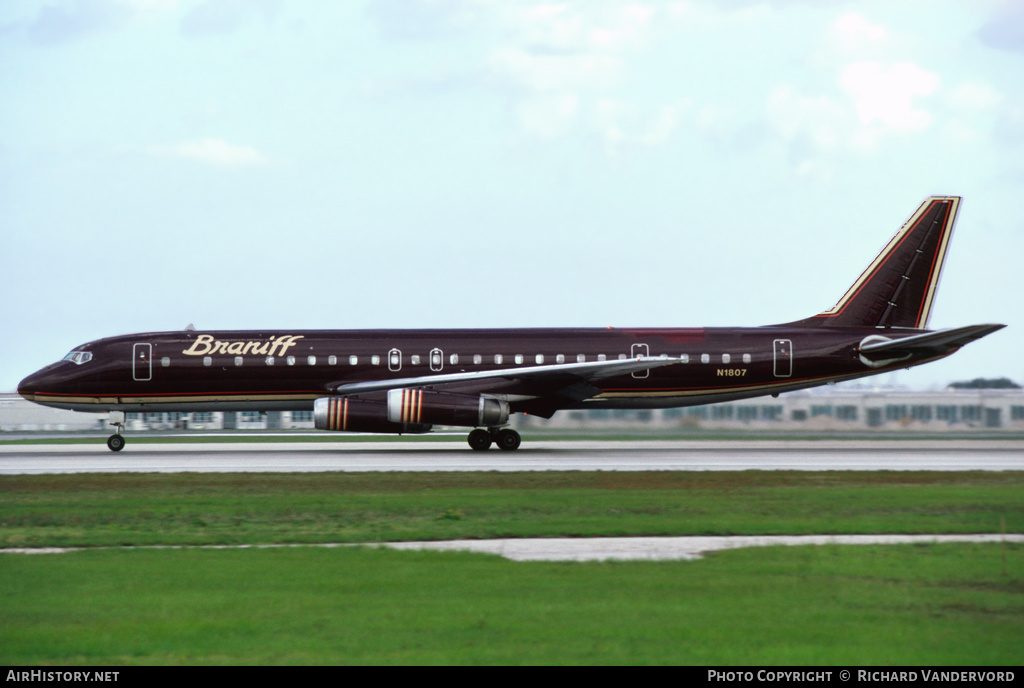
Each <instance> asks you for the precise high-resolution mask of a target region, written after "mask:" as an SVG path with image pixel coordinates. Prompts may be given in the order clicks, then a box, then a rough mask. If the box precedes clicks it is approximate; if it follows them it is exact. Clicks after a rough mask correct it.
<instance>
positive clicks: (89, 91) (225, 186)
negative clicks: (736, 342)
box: [0, 0, 1024, 391]
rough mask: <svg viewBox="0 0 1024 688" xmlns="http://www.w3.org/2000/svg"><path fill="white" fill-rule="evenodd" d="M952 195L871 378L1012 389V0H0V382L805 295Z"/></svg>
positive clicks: (1021, 119)
mask: <svg viewBox="0 0 1024 688" xmlns="http://www.w3.org/2000/svg"><path fill="white" fill-rule="evenodd" d="M947 194H949V195H960V196H963V198H964V201H963V204H962V206H961V211H960V216H959V219H958V221H957V226H956V231H955V233H954V237H953V240H952V245H951V249H950V252H949V255H948V258H947V260H946V265H945V271H944V273H943V277H942V282H941V284H940V286H939V290H938V294H937V297H936V302H935V306H934V308H933V311H932V317H931V322H930V323H929V325H930V326H931V327H932V328H942V327H956V326H961V325H970V324H977V323H1004V324H1006V325H1008V327H1007V328H1006V329H1004V330H1002V331H1000V332H997V333H996V334H993V335H991V336H989V337H987V338H985V339H983V340H981V341H978V342H975V343H973V344H970V345H969V346H967V347H965V348H964V349H963V350H961V351H960V352H958V353H957V354H955V355H954V356H952V357H950V358H948V359H945V360H944V361H941V362H937V363H933V364H929V365H927V366H921V367H918V368H914V369H913V370H910V371H900V372H899V373H896V374H895V375H891V374H890V375H887V376H886V380H885V382H886V383H895V384H899V385H905V386H909V387H911V388H920V389H935V388H941V387H943V386H945V385H946V384H947V383H949V382H952V381H955V380H966V379H973V378H975V377H1003V376H1005V377H1010V378H1012V379H1014V380H1016V381H1017V382H1018V383H1022V382H1024V358H1022V357H1021V356H1019V354H1020V352H1021V349H1022V344H1024V305H1022V301H1024V299H1022V297H1021V295H1022V289H1021V287H1022V283H1024V279H1022V276H1021V271H1020V266H1021V262H1022V257H1024V212H1022V206H1024V3H1021V2H1003V1H1000V0H975V1H972V2H962V1H959V0H957V1H952V0H927V1H925V0H882V1H873V0H866V1H858V2H852V1H851V2H844V1H843V0H836V1H834V2H816V1H811V0H763V1H761V2H758V1H754V0H749V1H747V0H735V1H732V2H730V1H726V0H689V1H683V2H680V1H664V2H659V1H656V0H648V1H644V0H638V1H636V2H611V1H607V0H585V1H573V0H568V1H565V2H550V1H549V2H538V1H533V0H500V1H496V0H495V1H492V0H362V1H356V0H346V2H329V3H325V2H319V1H313V0H308V1H304V0H287V1H285V0H44V1H43V2H40V1H38V0H24V1H22V0H4V2H3V3H0V328H2V336H0V391H3V390H14V389H15V388H16V386H17V383H18V381H19V380H21V379H22V378H23V377H25V376H26V375H28V374H29V373H31V372H33V371H35V370H37V369H38V368H41V367H42V366H44V365H46V364H48V363H50V362H53V361H55V360H58V359H59V358H61V357H62V356H63V355H64V354H65V353H67V352H68V351H69V350H71V349H72V348H73V347H75V346H76V345H79V344H82V343H84V342H87V341H90V340H93V339H97V338H100V337H104V336H113V335H118V334H126V333H131V332H147V331H163V330H178V329H183V328H185V327H186V326H187V325H189V324H190V323H191V324H194V325H195V326H196V327H197V328H199V329H270V328H273V329H299V328H317V329H320V328H323V329H335V328H336V329H359V328H378V327H387V328H414V327H417V328H418V327H513V328H518V327H523V328H525V327H547V326H573V327H576V326H582V327H590V326H593V327H605V326H609V325H610V326H619V327H630V326H636V327H676V326H678V327H699V326H708V327H711V326H756V325H769V324H773V323H782V322H788V321H792V320H796V319H799V318H803V317H807V316H810V315H813V314H816V313H819V312H821V311H823V310H825V309H827V308H829V307H831V306H832V305H833V304H834V303H835V302H836V301H837V300H838V299H839V297H840V296H842V294H843V292H844V291H845V290H846V288H847V287H848V286H849V285H850V284H851V283H852V282H853V281H854V279H856V277H857V276H858V275H859V274H860V272H861V271H862V270H863V269H864V267H865V266H867V264H868V263H869V262H870V261H871V259H872V258H873V257H874V256H875V255H876V254H877V253H878V251H879V250H880V249H881V248H882V246H883V245H884V244H885V243H886V242H887V241H888V239H889V238H890V237H891V236H892V234H893V233H894V232H895V231H896V230H897V229H898V228H899V227H900V226H901V225H902V223H903V222H904V221H905V220H906V219H907V218H908V217H909V216H910V214H911V213H912V212H913V211H914V209H915V208H916V207H917V206H918V205H919V204H920V203H921V201H922V200H924V199H925V198H926V197H927V196H930V195H947Z"/></svg>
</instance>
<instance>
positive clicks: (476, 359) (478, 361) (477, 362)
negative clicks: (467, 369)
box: [473, 354, 484, 365]
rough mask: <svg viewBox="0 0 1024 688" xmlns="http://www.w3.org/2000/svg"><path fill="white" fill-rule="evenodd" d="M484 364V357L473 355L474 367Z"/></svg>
mask: <svg viewBox="0 0 1024 688" xmlns="http://www.w3.org/2000/svg"><path fill="white" fill-rule="evenodd" d="M483 362H484V357H483V356H481V355H480V354H473V364H474V365H480V364H481V363H483Z"/></svg>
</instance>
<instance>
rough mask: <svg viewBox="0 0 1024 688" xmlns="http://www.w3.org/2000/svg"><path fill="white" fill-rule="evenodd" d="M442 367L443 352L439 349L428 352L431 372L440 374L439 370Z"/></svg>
mask: <svg viewBox="0 0 1024 688" xmlns="http://www.w3.org/2000/svg"><path fill="white" fill-rule="evenodd" d="M443 367H444V352H442V351H441V350H440V349H431V350H430V369H431V370H432V371H434V372H435V373H436V372H440V370H441V368H443Z"/></svg>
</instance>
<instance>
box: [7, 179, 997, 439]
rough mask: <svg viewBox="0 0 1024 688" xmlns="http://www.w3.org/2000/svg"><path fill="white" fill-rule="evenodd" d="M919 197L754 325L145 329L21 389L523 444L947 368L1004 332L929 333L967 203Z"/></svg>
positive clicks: (96, 344)
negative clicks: (833, 284) (614, 419)
mask: <svg viewBox="0 0 1024 688" xmlns="http://www.w3.org/2000/svg"><path fill="white" fill-rule="evenodd" d="M960 202H961V199H960V197H958V196H932V197H930V198H927V199H926V200H925V201H924V202H923V203H922V204H921V205H920V207H918V209H917V210H916V211H915V212H914V214H913V215H912V216H911V217H910V219H909V220H907V222H906V223H904V225H903V226H902V227H901V228H900V229H899V231H897V232H896V234H895V235H894V236H893V238H892V239H891V240H890V241H889V242H888V243H887V244H886V245H885V247H884V248H883V249H882V251H881V253H879V254H878V256H877V257H876V258H875V259H874V260H873V261H871V263H870V265H868V267H867V268H866V269H865V270H864V272H863V273H862V274H861V275H860V277H858V278H857V280H856V281H855V282H854V283H853V284H852V285H851V286H850V288H849V289H848V290H847V291H846V293H845V294H843V296H842V298H840V299H839V301H838V302H837V303H836V305H835V306H833V307H832V308H830V309H829V310H826V311H824V312H822V313H819V314H817V315H814V316H811V317H809V318H805V319H803V320H797V321H794V322H788V323H783V324H778V325H769V326H762V327H705V328H612V327H609V328H605V329H600V328H572V329H560V328H543V329H540V328H534V329H429V330H287V331H280V330H256V331H221V330H217V331H204V332H200V331H196V330H195V329H194V328H192V327H191V326H190V327H189V328H187V329H186V330H184V331H177V332H155V333H144V334H131V335H124V336H118V337H110V338H106V339H100V340H97V341H93V342H89V343H87V344H83V345H82V346H78V347H75V348H74V349H73V350H72V351H71V352H70V353H68V355H67V356H65V357H64V359H63V360H61V361H59V362H57V363H53V364H51V365H49V366H47V367H45V368H43V369H42V370H40V371H38V372H36V373H33V374H32V375H29V376H28V377H26V378H25V379H24V380H22V381H21V383H20V384H19V385H18V393H19V394H21V396H23V397H24V398H26V399H28V400H29V401H33V402H35V403H38V404H42V405H44V406H52V407H56V408H62V409H71V410H74V411H88V412H108V413H109V414H110V416H109V422H110V424H111V425H112V426H114V427H115V428H116V432H115V434H114V435H111V436H110V437H109V439H108V440H107V446H108V447H109V448H110V449H111V450H113V451H120V450H121V449H122V448H123V447H124V445H125V440H124V437H123V435H122V430H123V428H124V419H125V413H126V412H161V411H195V412H199V411H261V412H267V411H287V410H293V411H295V410H297V411H309V410H312V411H313V418H314V425H315V427H316V428H318V429H320V430H330V431H352V432H373V433H425V432H429V431H430V430H431V429H432V426H434V425H442V426H457V427H466V428H473V429H472V431H470V432H469V435H468V441H469V445H470V447H472V448H473V449H475V450H486V449H488V448H489V447H490V446H491V445H492V444H496V445H497V446H498V447H499V448H501V449H504V450H509V451H511V450H515V449H517V448H519V446H520V442H521V437H520V435H519V433H517V432H516V431H515V430H513V429H511V428H509V427H508V425H509V418H510V416H512V414H517V413H527V414H532V415H535V416H540V417H543V418H550V417H551V416H552V415H554V414H555V413H556V412H557V411H560V410H564V409H635V408H669V407H681V406H695V405H701V404H709V403H715V402H721V401H730V400H735V399H746V398H750V397H757V396H762V395H768V394H770V395H773V396H774V395H778V394H781V393H784V392H790V391H793V390H798V389H805V388H808V387H815V386H818V385H824V384H829V383H835V382H839V381H844V380H852V379H856V378H860V377H865V376H868V375H878V374H881V373H886V372H889V371H891V370H896V369H898V368H909V367H911V366H916V365H921V364H923V363H928V362H930V361H935V360H938V359H940V358H944V357H946V356H949V355H950V354H952V353H954V352H955V351H957V350H959V349H960V347H962V346H964V345H965V344H968V343H969V342H972V341H974V340H976V339H980V338H981V337H984V336H986V335H988V334H991V333H993V332H995V331H997V330H999V329H1001V328H1003V327H1005V326H1004V325H998V324H983V325H970V326H966V327H956V328H950V329H941V330H934V331H933V330H929V329H928V320H929V317H930V315H931V310H932V306H933V305H934V300H935V291H936V287H937V285H938V282H939V276H940V274H941V272H942V266H943V262H944V260H945V257H946V252H947V249H948V246H949V240H950V237H951V235H952V232H953V225H954V223H955V220H956V216H957V212H958V210H959V207H960Z"/></svg>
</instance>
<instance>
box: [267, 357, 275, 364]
mask: <svg viewBox="0 0 1024 688" xmlns="http://www.w3.org/2000/svg"><path fill="white" fill-rule="evenodd" d="M267 365H274V357H273V356H267Z"/></svg>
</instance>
